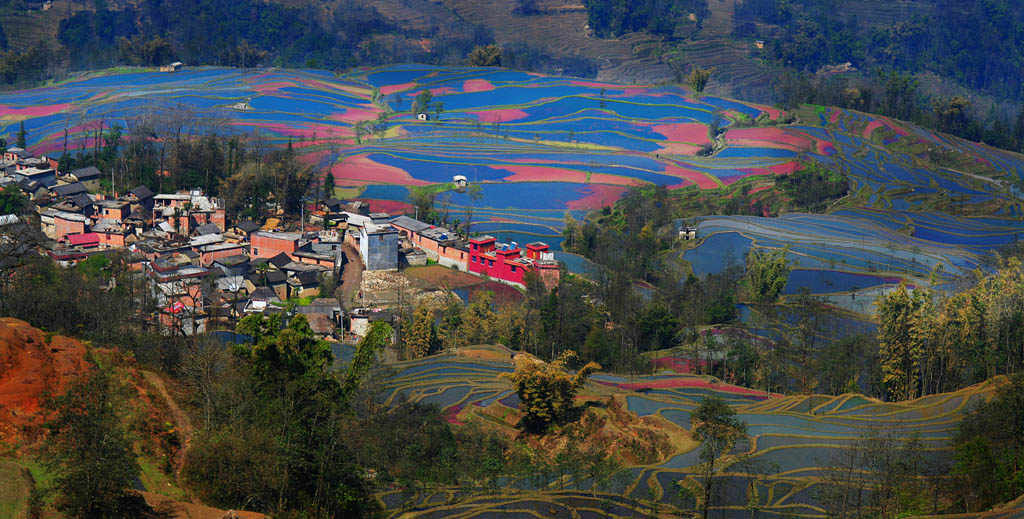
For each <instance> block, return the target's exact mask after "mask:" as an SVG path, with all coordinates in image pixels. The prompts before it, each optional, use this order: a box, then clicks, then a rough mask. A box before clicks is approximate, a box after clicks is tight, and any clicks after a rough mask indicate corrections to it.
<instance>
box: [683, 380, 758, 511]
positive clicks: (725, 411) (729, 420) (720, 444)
mask: <svg viewBox="0 0 1024 519" xmlns="http://www.w3.org/2000/svg"><path fill="white" fill-rule="evenodd" d="M692 420H693V421H694V422H695V423H696V425H695V426H694V428H693V437H694V439H695V440H697V441H699V442H700V461H701V463H702V464H703V467H702V473H701V475H702V476H703V477H704V499H703V502H702V505H703V506H701V513H702V517H703V518H704V519H707V518H708V510H709V509H710V508H711V506H712V495H714V492H713V491H712V490H713V486H714V482H715V466H716V463H718V461H719V459H720V458H721V457H722V456H723V455H725V454H726V453H727V452H729V449H730V448H732V446H733V445H734V444H735V443H736V442H737V441H738V440H739V439H741V438H742V437H744V436H746V435H747V424H745V423H744V422H743V421H741V420H740V419H738V418H736V411H735V410H734V409H733V408H732V407H729V404H727V403H726V402H725V400H722V399H721V398H719V397H714V396H711V397H706V398H704V399H703V400H702V401H701V403H700V405H699V406H697V409H696V410H694V412H693V418H692Z"/></svg>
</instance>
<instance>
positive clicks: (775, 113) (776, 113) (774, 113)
mask: <svg viewBox="0 0 1024 519" xmlns="http://www.w3.org/2000/svg"><path fill="white" fill-rule="evenodd" d="M750 106H752V107H754V108H757V109H758V110H760V111H762V112H764V113H766V114H768V118H769V119H771V120H773V121H778V120H779V119H781V118H782V114H784V113H785V112H783V111H782V110H779V109H778V108H772V107H770V106H765V105H750Z"/></svg>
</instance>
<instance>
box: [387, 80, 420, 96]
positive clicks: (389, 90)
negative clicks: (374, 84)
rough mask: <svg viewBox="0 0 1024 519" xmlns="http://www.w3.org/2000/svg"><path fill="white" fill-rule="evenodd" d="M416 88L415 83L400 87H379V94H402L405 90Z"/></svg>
mask: <svg viewBox="0 0 1024 519" xmlns="http://www.w3.org/2000/svg"><path fill="white" fill-rule="evenodd" d="M414 88H416V83H402V84H400V85H387V86H382V87H380V93H381V94H383V95H386V96H387V95H391V94H393V93H395V92H404V91H406V90H412V89H414Z"/></svg>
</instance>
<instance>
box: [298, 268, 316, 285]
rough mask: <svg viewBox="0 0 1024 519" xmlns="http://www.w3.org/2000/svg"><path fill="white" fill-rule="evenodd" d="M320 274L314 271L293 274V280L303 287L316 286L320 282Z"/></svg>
mask: <svg viewBox="0 0 1024 519" xmlns="http://www.w3.org/2000/svg"><path fill="white" fill-rule="evenodd" d="M319 274H320V273H319V272H317V271H315V270H307V271H304V272H299V273H297V274H295V280H296V281H298V282H299V283H301V284H302V285H304V286H308V285H316V284H318V283H319V280H320V275H319Z"/></svg>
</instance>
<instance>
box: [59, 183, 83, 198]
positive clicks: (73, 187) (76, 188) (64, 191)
mask: <svg viewBox="0 0 1024 519" xmlns="http://www.w3.org/2000/svg"><path fill="white" fill-rule="evenodd" d="M52 190H53V194H55V195H57V196H75V195H81V194H82V193H88V192H89V190H88V189H86V188H85V184H83V183H81V182H74V183H71V184H64V185H63V186H56V187H53V188H52Z"/></svg>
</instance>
